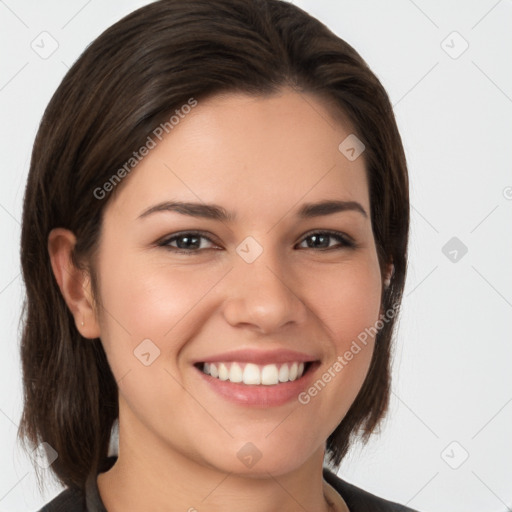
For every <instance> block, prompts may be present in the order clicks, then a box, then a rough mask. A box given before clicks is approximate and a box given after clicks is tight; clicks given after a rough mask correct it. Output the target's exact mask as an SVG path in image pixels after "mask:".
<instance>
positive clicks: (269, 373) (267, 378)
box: [261, 364, 279, 386]
mask: <svg viewBox="0 0 512 512" xmlns="http://www.w3.org/2000/svg"><path fill="white" fill-rule="evenodd" d="M278 382H279V372H278V370H277V366H276V365H275V364H267V365H266V366H264V367H263V370H261V383H262V384H265V386H273V385H274V384H277V383H278Z"/></svg>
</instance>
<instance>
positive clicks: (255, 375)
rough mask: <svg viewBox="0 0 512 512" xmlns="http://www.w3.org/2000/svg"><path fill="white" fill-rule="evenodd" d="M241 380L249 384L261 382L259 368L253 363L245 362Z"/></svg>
mask: <svg viewBox="0 0 512 512" xmlns="http://www.w3.org/2000/svg"><path fill="white" fill-rule="evenodd" d="M242 382H243V383H244V384H249V385H256V384H261V374H260V369H259V368H258V367H257V366H256V365H255V364H252V363H249V364H246V365H245V370H244V374H243V377H242Z"/></svg>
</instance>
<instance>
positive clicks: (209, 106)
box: [109, 90, 369, 218]
mask: <svg viewBox="0 0 512 512" xmlns="http://www.w3.org/2000/svg"><path fill="white" fill-rule="evenodd" d="M348 137H353V131H352V128H351V126H350V125H349V124H348V123H346V122H344V121H343V118H341V117H340V113H339V112H336V113H334V112H333V108H332V105H331V106H329V104H328V103H327V102H325V101H323V100H322V99H320V98H318V97H317V96H314V95H312V94H308V93H298V92H295V91H292V90H282V91H280V92H279V93H278V94H273V95H269V96H249V95H246V94H241V93H236V94H235V93H229V94H222V95H216V96H213V97H210V98H208V99H206V100H204V101H199V102H198V104H197V106H195V107H194V108H193V109H191V110H190V111H189V113H187V114H182V116H180V118H179V121H178V122H177V123H175V124H174V125H173V128H172V130H170V132H169V133H168V134H167V135H165V136H164V137H163V138H162V140H159V139H158V138H155V137H153V139H154V142H155V144H154V147H153V148H152V149H151V150H150V151H149V152H148V154H147V156H145V157H144V158H143V159H142V160H141V161H140V163H139V164H138V165H137V166H136V167H135V169H134V170H133V172H132V173H131V174H130V175H129V176H127V177H126V178H125V182H124V183H122V188H120V190H118V191H116V192H118V193H117V194H116V195H115V196H114V197H113V198H112V200H111V201H110V203H111V204H109V208H114V209H115V210H117V211H119V210H122V211H123V212H124V214H127V215H129V216H130V218H132V217H133V216H134V215H135V213H137V215H138V214H140V212H141V211H142V210H143V209H145V208H147V207H148V206H151V204H152V203H156V202H158V201H168V200H193V201H196V202H197V201H204V202H214V203H217V204H222V205H223V206H224V207H225V208H226V210H229V211H236V212H237V214H238V215H237V217H239V218H242V217H243V216H244V211H245V213H246V214H247V215H254V214H258V215H260V216H262V215H264V213H265V211H266V210H268V212H269V213H271V214H272V215H274V216H275V214H276V209H278V208H279V207H281V208H283V209H286V208H290V207H292V205H294V204H296V203H299V202H313V201H315V200H320V199H322V200H323V199H342V200H357V201H358V202H360V203H361V204H362V205H363V206H364V208H365V209H366V210H367V211H369V197H368V186H367V177H366V168H365V161H364V153H363V154H361V156H359V157H358V158H356V159H349V158H347V156H346V154H345V153H344V152H343V151H340V144H342V143H343V142H344V141H345V140H347V138H348ZM348 140H351V139H350V138H349V139H348ZM342 147H343V144H342ZM263 205H264V207H265V209H266V210H265V211H264V210H263V209H262V206H263Z"/></svg>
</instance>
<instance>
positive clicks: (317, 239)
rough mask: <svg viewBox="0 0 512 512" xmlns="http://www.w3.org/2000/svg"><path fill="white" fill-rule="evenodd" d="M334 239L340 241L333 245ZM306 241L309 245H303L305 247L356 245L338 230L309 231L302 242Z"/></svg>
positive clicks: (341, 247) (326, 248) (319, 247)
mask: <svg viewBox="0 0 512 512" xmlns="http://www.w3.org/2000/svg"><path fill="white" fill-rule="evenodd" d="M332 240H336V241H337V242H338V243H337V244H335V245H331V241H332ZM304 242H306V243H307V247H303V248H304V249H323V250H332V249H343V248H344V247H354V246H355V244H354V243H353V242H352V241H351V240H349V239H348V237H346V236H345V235H343V234H342V233H339V232H336V231H335V232H331V231H315V232H313V233H309V234H308V235H306V237H305V238H304V239H303V242H301V243H304Z"/></svg>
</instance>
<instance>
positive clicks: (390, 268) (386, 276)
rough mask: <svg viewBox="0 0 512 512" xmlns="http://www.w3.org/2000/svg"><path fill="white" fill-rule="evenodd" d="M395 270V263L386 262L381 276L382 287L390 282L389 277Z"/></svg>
mask: <svg viewBox="0 0 512 512" xmlns="http://www.w3.org/2000/svg"><path fill="white" fill-rule="evenodd" d="M394 272H395V265H393V263H388V264H387V265H386V270H385V272H384V275H383V276H382V277H383V284H384V287H385V288H387V287H388V286H389V285H390V284H391V277H392V276H393V273H394Z"/></svg>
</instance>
